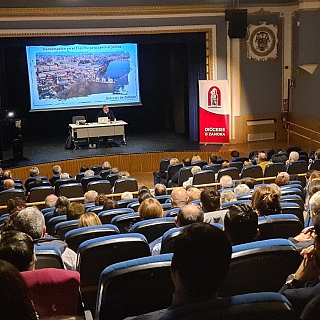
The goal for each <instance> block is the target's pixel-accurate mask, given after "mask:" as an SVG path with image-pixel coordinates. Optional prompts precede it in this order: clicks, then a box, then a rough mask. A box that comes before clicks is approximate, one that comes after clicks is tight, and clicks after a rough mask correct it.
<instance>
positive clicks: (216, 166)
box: [202, 163, 221, 173]
mask: <svg viewBox="0 0 320 320" xmlns="http://www.w3.org/2000/svg"><path fill="white" fill-rule="evenodd" d="M202 169H203V170H212V171H213V172H214V173H217V172H218V171H219V170H220V169H221V164H219V163H211V164H207V165H205V166H203V168H202Z"/></svg>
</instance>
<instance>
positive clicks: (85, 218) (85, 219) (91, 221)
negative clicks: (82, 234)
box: [78, 212, 101, 228]
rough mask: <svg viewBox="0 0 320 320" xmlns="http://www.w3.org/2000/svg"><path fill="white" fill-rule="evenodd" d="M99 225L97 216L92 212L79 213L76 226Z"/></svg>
mask: <svg viewBox="0 0 320 320" xmlns="http://www.w3.org/2000/svg"><path fill="white" fill-rule="evenodd" d="M98 225H101V221H100V219H99V217H98V216H97V215H96V214H95V213H94V212H87V213H84V214H82V215H81V217H80V218H79V222H78V228H82V227H90V226H98Z"/></svg>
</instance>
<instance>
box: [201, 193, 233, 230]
mask: <svg viewBox="0 0 320 320" xmlns="http://www.w3.org/2000/svg"><path fill="white" fill-rule="evenodd" d="M220 205H221V202H220V193H219V191H218V190H217V189H216V188H215V187H205V188H204V189H203V190H202V191H201V195H200V207H201V208H202V210H203V212H204V221H205V222H208V223H221V224H223V223H224V222H223V221H224V216H225V214H226V212H227V211H228V210H220Z"/></svg>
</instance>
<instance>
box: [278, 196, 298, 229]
mask: <svg viewBox="0 0 320 320" xmlns="http://www.w3.org/2000/svg"><path fill="white" fill-rule="evenodd" d="M280 208H281V213H292V214H294V215H296V216H297V217H298V218H299V220H300V221H301V222H302V224H303V223H304V218H303V210H302V209H301V207H300V206H299V205H298V204H297V203H294V202H282V201H280Z"/></svg>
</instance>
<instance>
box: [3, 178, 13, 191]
mask: <svg viewBox="0 0 320 320" xmlns="http://www.w3.org/2000/svg"><path fill="white" fill-rule="evenodd" d="M10 189H14V181H13V180H12V179H6V180H4V181H3V190H10Z"/></svg>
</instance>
